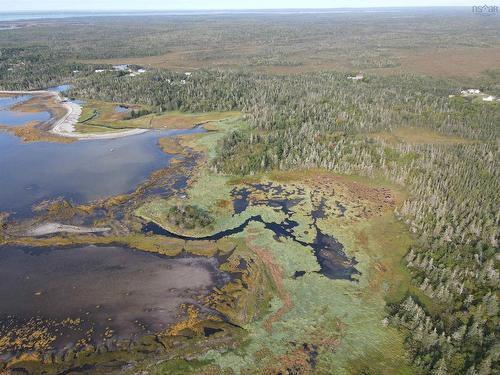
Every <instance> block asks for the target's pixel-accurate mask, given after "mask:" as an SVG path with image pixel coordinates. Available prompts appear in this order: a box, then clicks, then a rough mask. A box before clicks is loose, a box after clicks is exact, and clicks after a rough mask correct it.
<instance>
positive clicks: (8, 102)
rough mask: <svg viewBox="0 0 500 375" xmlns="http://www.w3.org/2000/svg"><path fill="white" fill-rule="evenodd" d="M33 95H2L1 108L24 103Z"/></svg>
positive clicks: (0, 97) (0, 98) (0, 99)
mask: <svg viewBox="0 0 500 375" xmlns="http://www.w3.org/2000/svg"><path fill="white" fill-rule="evenodd" d="M32 97H33V96H31V95H16V96H0V110H4V109H9V108H10V107H11V106H13V105H15V104H18V103H23V102H25V101H27V100H29V99H31V98H32Z"/></svg>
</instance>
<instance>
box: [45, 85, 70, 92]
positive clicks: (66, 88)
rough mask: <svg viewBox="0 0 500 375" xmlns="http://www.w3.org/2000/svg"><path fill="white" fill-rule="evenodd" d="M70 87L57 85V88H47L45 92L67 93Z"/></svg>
mask: <svg viewBox="0 0 500 375" xmlns="http://www.w3.org/2000/svg"><path fill="white" fill-rule="evenodd" d="M71 87H73V86H72V85H59V86H54V87H49V88H48V89H47V91H55V92H64V91H68V90H69V89H70V88H71Z"/></svg>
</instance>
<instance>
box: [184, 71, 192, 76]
mask: <svg viewBox="0 0 500 375" xmlns="http://www.w3.org/2000/svg"><path fill="white" fill-rule="evenodd" d="M184 74H185V76H186V77H191V74H192V73H191V72H186V73H184Z"/></svg>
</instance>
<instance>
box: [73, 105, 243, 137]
mask: <svg viewBox="0 0 500 375" xmlns="http://www.w3.org/2000/svg"><path fill="white" fill-rule="evenodd" d="M118 106H122V107H123V108H127V109H128V110H126V111H122V112H119V111H117V110H116V108H117V107H118ZM132 111H136V112H138V113H140V112H139V111H146V112H151V113H149V114H148V113H146V114H143V115H140V116H138V117H136V118H131V115H130V114H131V112H132ZM237 116H240V113H239V112H209V113H184V112H178V111H172V112H163V113H157V112H155V110H154V108H152V107H151V106H145V105H130V104H121V103H111V102H104V101H98V100H89V101H87V102H86V103H85V104H84V105H83V109H82V114H81V115H80V118H79V120H78V124H77V125H76V130H77V131H78V132H80V133H95V132H109V131H116V130H122V129H130V128H142V129H190V128H192V127H194V126H196V125H199V124H205V123H209V122H211V121H219V120H222V119H226V118H232V117H237Z"/></svg>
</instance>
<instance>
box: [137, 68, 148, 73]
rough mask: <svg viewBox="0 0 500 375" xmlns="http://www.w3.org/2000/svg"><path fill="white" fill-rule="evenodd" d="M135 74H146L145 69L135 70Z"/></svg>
mask: <svg viewBox="0 0 500 375" xmlns="http://www.w3.org/2000/svg"><path fill="white" fill-rule="evenodd" d="M137 73H139V74H142V73H146V69H143V68H141V69H137Z"/></svg>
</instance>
